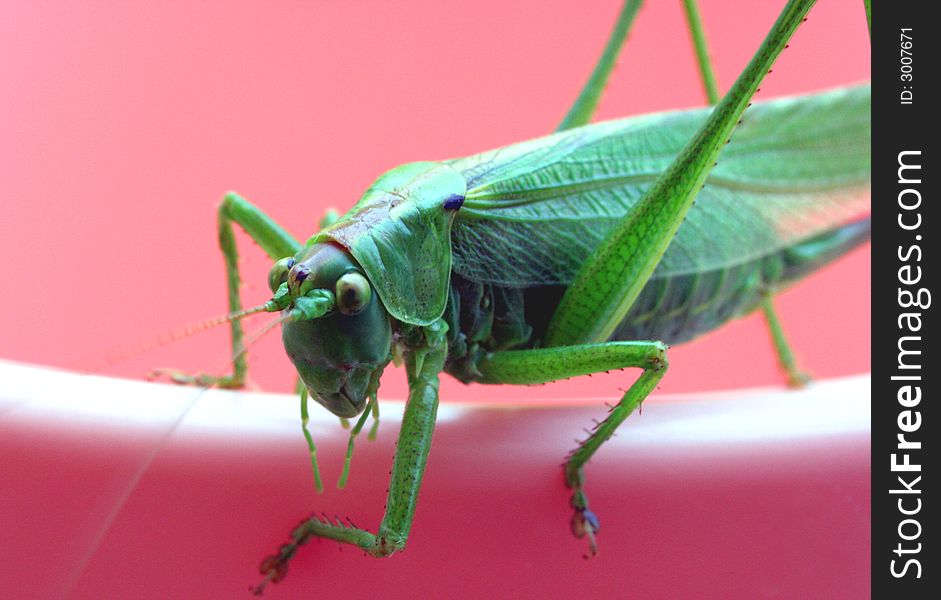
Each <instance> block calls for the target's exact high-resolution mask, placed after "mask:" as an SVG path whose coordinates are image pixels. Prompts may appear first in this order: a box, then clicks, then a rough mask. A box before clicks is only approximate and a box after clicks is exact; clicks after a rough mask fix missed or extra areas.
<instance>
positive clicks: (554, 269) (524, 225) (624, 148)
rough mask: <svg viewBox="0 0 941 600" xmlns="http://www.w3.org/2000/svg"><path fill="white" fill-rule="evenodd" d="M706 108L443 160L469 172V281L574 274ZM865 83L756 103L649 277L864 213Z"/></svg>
mask: <svg viewBox="0 0 941 600" xmlns="http://www.w3.org/2000/svg"><path fill="white" fill-rule="evenodd" d="M707 111H708V109H699V110H688V111H677V112H668V113H660V114H653V115H645V116H640V117H634V118H629V119H622V120H618V121H609V122H605V123H599V124H596V125H588V126H585V127H580V128H578V129H573V130H570V131H566V132H563V133H559V134H555V135H551V136H548V137H544V138H540V139H537V140H532V141H528V142H523V143H520V144H515V145H512V146H507V147H505V148H501V149H498V150H492V151H490V152H485V153H482V154H478V155H476V156H471V157H469V158H463V159H456V160H451V161H448V162H447V164H448V165H450V166H451V167H452V168H453V169H455V170H456V171H458V172H460V173H461V174H462V175H463V176H464V178H465V180H466V181H467V196H466V199H465V201H464V205H463V207H462V208H461V210H460V211H459V212H458V215H457V219H456V220H455V222H454V224H453V227H452V236H451V243H452V249H453V267H454V269H455V271H457V272H458V273H460V274H461V275H463V276H464V277H466V278H468V279H472V280H475V281H480V282H484V283H491V284H496V285H506V286H513V287H527V286H533V285H544V284H566V283H568V282H570V281H571V280H572V279H573V277H574V275H575V273H576V272H577V271H578V268H579V266H580V265H581V263H582V261H583V260H584V259H585V257H586V256H588V255H589V254H590V253H591V252H592V251H593V250H594V248H595V247H596V246H597V245H598V243H599V242H600V241H601V240H602V239H603V237H604V236H605V235H606V234H607V232H608V231H609V229H610V227H611V226H612V224H613V223H614V222H615V221H616V220H617V219H619V218H621V217H622V216H623V215H624V214H625V213H626V212H627V211H629V210H630V209H631V207H632V206H633V205H634V204H635V203H636V202H637V200H639V199H640V197H641V196H642V195H643V193H644V192H645V191H646V189H647V188H648V187H649V186H650V185H651V184H652V183H653V182H654V180H655V179H656V177H657V175H658V174H659V173H661V172H662V171H663V170H664V169H665V168H666V167H667V165H668V164H669V163H670V161H671V160H672V159H673V157H674V156H675V155H676V154H677V153H678V152H679V151H680V149H681V148H682V147H683V145H684V144H685V143H686V142H687V141H688V140H689V138H690V137H691V136H692V135H693V134H694V133H695V132H696V130H697V128H698V127H699V126H700V124H701V123H702V121H703V120H704V119H705V117H706V115H707ZM870 111H871V91H870V86H869V85H863V86H857V87H850V88H845V89H839V90H834V91H830V92H825V93H821V94H815V95H808V96H800V97H794V98H785V99H781V100H775V101H772V102H767V103H761V104H755V105H754V106H752V107H751V108H750V109H749V110H748V111H747V112H746V113H745V116H744V119H743V122H742V124H741V125H740V126H739V127H738V129H737V130H736V131H735V133H734V134H733V137H732V140H731V142H730V144H729V145H728V146H727V147H726V149H725V150H724V151H723V153H722V155H721V156H720V158H719V162H718V166H716V167H715V169H714V170H713V171H712V174H711V175H710V177H709V179H708V181H707V183H706V185H705V187H704V188H703V190H702V191H701V192H700V193H699V196H698V197H697V199H696V204H695V205H694V206H693V208H692V209H690V211H689V213H688V215H687V219H686V221H685V222H684V223H683V225H682V226H681V227H680V228H679V230H678V231H677V235H676V237H675V239H674V240H673V242H672V243H671V244H670V246H669V247H668V249H667V251H666V253H665V254H664V256H663V259H662V261H661V262H660V264H659V265H658V267H657V270H656V271H655V272H654V275H653V277H670V276H675V275H681V274H686V273H694V272H700V271H704V270H711V269H721V268H728V267H731V266H734V265H737V264H741V263H743V262H746V261H750V260H754V259H756V258H760V257H762V256H766V255H768V254H770V253H773V252H777V251H779V250H781V249H783V248H786V247H788V246H791V245H793V244H796V243H798V242H800V241H802V240H806V239H808V238H810V237H812V236H814V235H815V234H819V233H820V232H822V231H826V230H828V229H831V228H833V227H836V226H838V225H841V224H843V223H845V222H847V221H849V220H851V219H853V218H854V217H858V216H860V215H861V214H863V213H866V212H868V211H869V194H868V193H867V190H868V186H869V178H870V158H869V156H870V149H869V146H870Z"/></svg>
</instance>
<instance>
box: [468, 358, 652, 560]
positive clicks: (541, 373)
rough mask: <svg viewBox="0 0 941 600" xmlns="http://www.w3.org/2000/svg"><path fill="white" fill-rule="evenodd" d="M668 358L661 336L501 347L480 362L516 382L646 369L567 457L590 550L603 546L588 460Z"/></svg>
mask: <svg viewBox="0 0 941 600" xmlns="http://www.w3.org/2000/svg"><path fill="white" fill-rule="evenodd" d="M667 364H668V363H667V347H666V346H665V345H664V344H662V343H660V342H606V343H602V344H585V345H581V346H561V347H554V348H540V349H535V350H516V351H507V352H496V353H494V354H491V355H489V356H487V357H486V358H484V359H483V360H482V361H481V363H480V365H479V369H480V372H481V373H482V374H483V381H484V382H488V383H516V384H533V383H545V382H548V381H554V380H558V379H564V378H567V377H575V376H578V375H586V374H588V373H597V372H600V371H608V370H612V369H623V368H626V367H639V368H641V369H643V373H641V375H640V377H638V378H637V381H635V382H634V384H633V385H631V387H630V388H629V389H628V390H627V391H626V392H625V393H624V395H623V396H622V397H621V400H620V402H618V404H617V405H616V406H615V407H614V408H612V409H611V412H610V413H609V414H608V416H607V418H606V419H605V420H604V421H602V422H601V423H599V424H598V425H597V426H596V427H595V429H594V430H593V431H592V432H591V434H590V435H589V436H588V438H587V439H585V440H584V441H582V442H581V443H580V444H579V446H578V447H577V448H575V450H573V451H572V452H571V453H570V454H569V456H568V458H567V459H566V462H565V483H566V485H568V487H569V488H571V489H572V490H573V491H572V499H571V505H572V509H573V511H574V514H573V515H572V532H573V533H574V534H575V535H576V536H577V537H583V536H587V537H588V540H589V555H594V554H596V553H597V551H598V549H597V545H596V543H595V534H596V533H597V531H598V529H599V527H600V525H599V521H598V517H597V516H596V515H595V514H594V513H593V512H592V511H591V509H589V507H588V497H587V496H586V495H585V491H584V483H585V478H584V471H583V469H584V466H585V463H586V462H588V459H590V458H591V457H592V456H593V455H594V453H595V452H597V451H598V449H599V448H600V447H601V446H602V444H604V443H605V442H606V441H607V440H608V439H610V438H611V436H612V435H614V432H615V431H616V430H617V428H618V426H619V425H620V424H621V423H623V422H624V419H626V418H627V417H628V416H629V415H630V414H631V413H632V412H634V409H636V408H637V407H638V406H640V404H641V402H643V401H644V398H646V397H647V395H648V394H650V392H651V391H653V389H654V388H655V387H656V386H657V383H659V382H660V380H661V379H662V378H663V375H664V373H665V371H666V369H667Z"/></svg>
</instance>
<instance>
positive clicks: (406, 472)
mask: <svg viewBox="0 0 941 600" xmlns="http://www.w3.org/2000/svg"><path fill="white" fill-rule="evenodd" d="M447 329H448V326H447V324H446V323H445V322H444V321H443V320H440V319H439V320H438V321H436V322H435V323H433V324H431V325H429V326H428V327H423V328H420V329H417V330H416V332H417V333H419V334H420V336H419V337H421V338H423V341H422V343H420V344H416V345H410V346H409V347H408V348H407V350H406V352H405V369H406V373H407V376H408V388H409V392H408V402H407V403H406V405H405V414H404V415H403V416H402V428H401V430H400V431H399V439H398V443H397V445H396V451H395V458H394V460H393V462H392V477H391V479H390V482H389V496H388V498H387V499H386V511H385V514H384V515H383V517H382V523H380V525H379V531H378V533H376V534H373V533H371V532H369V531H366V530H364V529H360V528H358V527H352V526H350V527H347V526H346V525H344V524H342V523H340V522H336V523H332V522H330V521H329V520H323V519H320V518H319V517H316V516H313V517H310V518H309V519H306V520H305V521H303V522H302V523H301V524H300V525H298V526H297V527H296V528H295V529H294V530H293V531H292V532H291V541H290V542H288V543H287V544H284V545H283V546H281V548H280V549H279V550H278V553H277V554H274V555H272V556H269V557H267V558H265V559H264V560H263V561H262V563H261V573H262V575H264V576H265V579H264V581H262V583H261V584H260V585H258V586H257V587H255V588H254V590H253V591H254V592H255V594H258V595H260V594H261V593H262V591H263V590H264V588H265V585H266V584H267V583H268V582H269V581H272V582H277V581H280V580H281V579H283V578H284V576H285V575H286V574H287V568H288V561H289V560H290V559H291V557H292V556H294V553H295V552H297V549H298V547H299V546H301V545H303V544H304V543H306V542H307V540H309V539H310V538H311V537H314V536H318V537H323V538H327V539H331V540H335V541H337V542H341V543H345V544H352V545H354V546H358V547H359V548H362V549H363V550H364V551H366V552H367V553H369V554H371V555H372V556H376V557H385V556H389V555H391V554H393V553H394V552H397V551H399V550H401V549H403V548H405V542H406V541H407V540H408V534H409V531H410V530H411V528H412V519H413V518H414V516H415V506H416V504H417V503H418V491H419V489H421V482H422V476H423V475H424V473H425V463H426V462H427V460H428V451H429V449H430V448H431V436H432V433H434V429H435V417H436V416H437V413H438V374H439V373H440V372H441V370H442V369H443V368H444V360H445V357H446V356H447V342H446V340H445V334H446V332H447Z"/></svg>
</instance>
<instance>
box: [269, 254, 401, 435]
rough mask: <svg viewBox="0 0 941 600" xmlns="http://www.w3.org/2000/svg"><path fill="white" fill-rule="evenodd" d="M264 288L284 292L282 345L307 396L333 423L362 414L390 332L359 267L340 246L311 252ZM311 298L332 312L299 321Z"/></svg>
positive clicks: (286, 262) (280, 266) (278, 271)
mask: <svg viewBox="0 0 941 600" xmlns="http://www.w3.org/2000/svg"><path fill="white" fill-rule="evenodd" d="M268 283H269V285H270V287H271V288H272V291H277V290H278V288H279V287H281V286H282V284H287V290H288V292H289V294H290V304H288V305H287V307H286V308H285V309H284V310H286V311H289V312H291V314H292V319H290V320H287V321H285V322H284V325H283V328H282V335H281V337H282V340H283V341H284V349H285V351H287V354H288V357H289V358H290V359H291V362H293V363H294V368H296V369H297V372H298V374H299V375H300V377H301V381H303V382H304V385H306V386H307V389H308V391H309V392H310V394H311V396H313V397H314V399H316V400H317V402H319V403H320V404H322V405H323V406H325V407H326V408H327V409H328V410H329V411H330V412H332V413H333V414H335V415H337V416H340V417H347V418H349V417H355V416H356V415H358V414H359V413H361V412H362V410H363V408H364V407H365V406H366V402H367V400H368V399H369V396H370V395H371V394H373V393H374V392H375V391H376V389H377V388H378V387H379V377H380V375H382V370H383V369H384V368H385V366H386V365H387V364H388V363H389V359H390V349H391V346H392V326H391V323H390V319H389V314H388V313H387V312H386V310H385V308H384V307H383V306H382V302H381V301H380V300H379V296H378V295H377V294H376V293H375V291H374V290H373V288H372V284H370V283H369V280H368V279H366V276H365V275H364V274H363V271H362V269H361V268H360V266H359V265H358V264H357V263H356V261H355V260H354V259H353V257H352V256H350V254H349V253H348V252H347V251H346V250H345V249H344V248H343V247H341V246H339V245H336V244H332V243H324V244H314V245H312V246H307V247H305V248H303V249H302V250H301V251H300V252H298V253H297V255H295V256H294V257H289V258H284V259H281V260H279V261H278V262H277V263H275V266H274V267H272V269H271V272H270V273H269V275H268ZM312 297H316V298H318V299H323V298H327V299H329V300H328V302H331V304H332V306H331V307H330V308H329V309H327V310H326V311H320V312H319V313H316V316H314V317H313V318H311V317H304V316H302V315H303V313H304V310H303V305H304V303H305V301H308V300H309V299H310V298H312ZM298 315H301V316H300V317H299V316H298Z"/></svg>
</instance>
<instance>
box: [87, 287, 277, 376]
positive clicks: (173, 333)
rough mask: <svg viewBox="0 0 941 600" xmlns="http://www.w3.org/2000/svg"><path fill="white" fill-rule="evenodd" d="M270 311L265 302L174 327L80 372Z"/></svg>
mask: <svg viewBox="0 0 941 600" xmlns="http://www.w3.org/2000/svg"><path fill="white" fill-rule="evenodd" d="M270 310H271V304H270V302H266V303H265V304H260V305H258V306H253V307H252V308H246V309H243V310H237V311H235V312H231V313H228V314H225V315H221V316H218V317H212V318H210V319H206V320H203V321H197V322H195V323H190V324H188V325H183V326H182V327H176V328H174V329H170V330H168V331H164V332H162V333H159V334H157V335H156V336H155V337H153V338H151V339H148V340H140V341H137V342H132V343H130V344H126V345H123V346H119V347H117V348H116V349H114V350H113V351H111V352H107V353H106V354H105V356H104V357H99V358H94V359H89V360H87V361H85V364H84V366H83V367H81V370H82V371H85V372H87V373H97V372H99V371H103V370H105V369H107V368H108V367H111V366H114V365H116V364H117V363H120V362H122V361H125V360H127V359H129V358H133V357H135V356H138V355H140V354H143V353H145V352H150V351H151V350H155V349H157V348H160V347H162V346H166V345H168V344H172V343H173V342H177V341H179V340H182V339H185V338H188V337H191V336H193V335H196V334H197V333H201V332H203V331H206V330H207V329H212V328H213V327H218V326H219V325H225V324H226V323H231V322H232V321H238V320H240V319H244V318H245V317H248V316H251V315H254V314H257V313H260V312H268V311H270Z"/></svg>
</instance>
